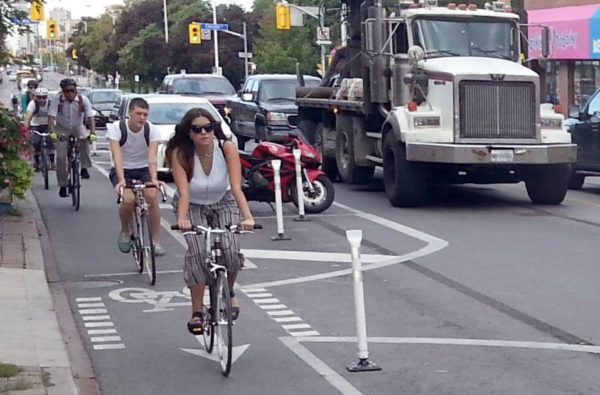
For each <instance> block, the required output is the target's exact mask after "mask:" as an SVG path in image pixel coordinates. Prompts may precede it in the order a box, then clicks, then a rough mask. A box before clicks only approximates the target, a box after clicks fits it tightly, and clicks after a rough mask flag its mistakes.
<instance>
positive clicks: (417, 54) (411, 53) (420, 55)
mask: <svg viewBox="0 0 600 395" xmlns="http://www.w3.org/2000/svg"><path fill="white" fill-rule="evenodd" d="M407 55H408V63H409V64H410V65H411V66H413V67H416V66H417V65H418V64H419V62H420V61H421V60H423V59H425V51H424V50H423V48H421V47H420V46H418V45H413V46H412V47H410V48H409V49H408V52H407Z"/></svg>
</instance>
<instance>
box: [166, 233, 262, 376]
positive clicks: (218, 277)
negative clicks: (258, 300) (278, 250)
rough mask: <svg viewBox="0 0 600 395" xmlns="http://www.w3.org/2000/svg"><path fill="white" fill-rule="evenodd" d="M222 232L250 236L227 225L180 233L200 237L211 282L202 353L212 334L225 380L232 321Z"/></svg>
mask: <svg viewBox="0 0 600 395" xmlns="http://www.w3.org/2000/svg"><path fill="white" fill-rule="evenodd" d="M171 229H173V230H179V226H178V225H171ZM254 229H262V225H259V224H255V225H254ZM225 232H231V233H238V234H241V233H252V232H251V231H245V230H242V229H241V227H240V226H238V225H227V226H225V229H219V228H211V227H204V226H199V225H192V230H191V231H189V232H184V233H183V234H184V235H186V234H193V235H203V236H204V243H206V248H207V249H206V254H207V257H208V259H209V261H208V262H209V265H210V268H209V270H210V273H211V275H212V281H211V282H210V283H208V294H209V303H208V304H206V303H204V308H203V316H204V328H203V332H202V336H203V338H204V348H205V349H206V352H208V353H212V351H213V348H214V342H215V334H216V337H217V352H218V354H219V362H220V364H221V371H222V372H223V375H224V376H225V377H227V376H229V373H230V372H231V357H232V353H233V318H232V315H231V294H230V293H229V283H228V282H227V267H225V265H224V262H223V260H224V257H223V250H222V244H221V235H222V234H223V233H225ZM213 235H214V239H213Z"/></svg>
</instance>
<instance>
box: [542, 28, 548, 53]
mask: <svg viewBox="0 0 600 395" xmlns="http://www.w3.org/2000/svg"><path fill="white" fill-rule="evenodd" d="M548 56H550V28H549V27H548V26H544V27H543V28H542V58H544V59H547V58H548Z"/></svg>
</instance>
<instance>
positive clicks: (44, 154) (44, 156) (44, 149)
mask: <svg viewBox="0 0 600 395" xmlns="http://www.w3.org/2000/svg"><path fill="white" fill-rule="evenodd" d="M32 132H33V133H34V134H36V135H38V136H40V138H41V139H42V141H41V142H40V152H39V158H38V161H39V166H40V171H41V173H42V177H44V189H48V186H49V185H48V173H49V172H50V155H49V154H48V147H49V146H50V144H48V139H49V138H50V133H47V132H41V131H39V130H36V129H32Z"/></svg>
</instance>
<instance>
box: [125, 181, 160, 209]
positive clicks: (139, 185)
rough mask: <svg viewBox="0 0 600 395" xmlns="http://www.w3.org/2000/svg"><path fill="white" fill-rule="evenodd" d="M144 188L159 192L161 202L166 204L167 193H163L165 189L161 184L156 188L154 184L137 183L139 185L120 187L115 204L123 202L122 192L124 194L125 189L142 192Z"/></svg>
mask: <svg viewBox="0 0 600 395" xmlns="http://www.w3.org/2000/svg"><path fill="white" fill-rule="evenodd" d="M146 188H156V189H158V190H159V191H160V194H161V196H162V202H163V203H166V202H167V192H165V188H164V186H163V184H158V187H157V186H156V185H154V184H150V183H139V184H136V183H134V184H126V185H125V186H124V187H123V186H121V188H120V189H119V196H118V197H117V204H121V203H122V202H123V192H125V189H133V190H143V189H146Z"/></svg>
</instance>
